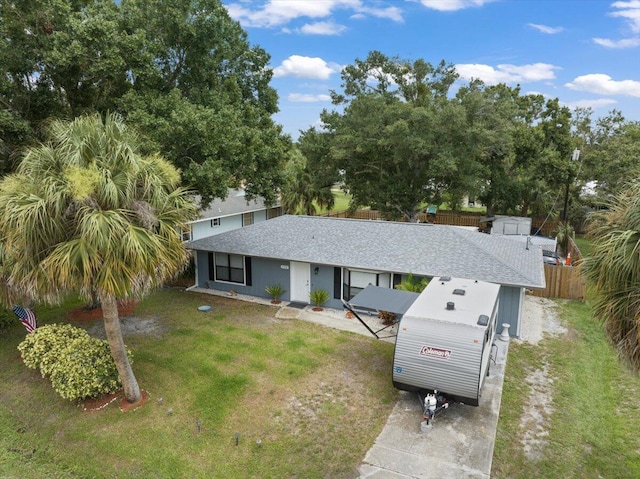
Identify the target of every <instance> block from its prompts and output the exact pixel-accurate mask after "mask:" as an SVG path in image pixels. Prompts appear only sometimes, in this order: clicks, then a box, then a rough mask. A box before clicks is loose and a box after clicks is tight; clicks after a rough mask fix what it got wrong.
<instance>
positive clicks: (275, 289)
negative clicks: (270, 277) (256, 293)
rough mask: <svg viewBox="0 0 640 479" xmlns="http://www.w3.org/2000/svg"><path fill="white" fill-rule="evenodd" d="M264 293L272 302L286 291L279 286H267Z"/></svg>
mask: <svg viewBox="0 0 640 479" xmlns="http://www.w3.org/2000/svg"><path fill="white" fill-rule="evenodd" d="M264 290H265V291H266V293H267V294H268V295H269V296H271V297H272V298H273V300H274V301H278V300H279V299H280V296H282V295H283V294H284V293H286V292H287V291H286V290H285V289H283V288H282V286H280V285H279V284H273V285H271V286H267V287H266V288H264Z"/></svg>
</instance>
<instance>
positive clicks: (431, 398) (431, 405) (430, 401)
mask: <svg viewBox="0 0 640 479" xmlns="http://www.w3.org/2000/svg"><path fill="white" fill-rule="evenodd" d="M437 403H438V400H437V399H436V395H435V394H427V395H426V396H425V397H424V412H425V415H426V414H428V415H429V417H433V414H434V413H435V411H436V405H437Z"/></svg>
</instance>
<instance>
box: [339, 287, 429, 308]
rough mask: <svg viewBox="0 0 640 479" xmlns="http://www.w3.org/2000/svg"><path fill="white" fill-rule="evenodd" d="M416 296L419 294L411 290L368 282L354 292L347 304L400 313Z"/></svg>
mask: <svg viewBox="0 0 640 479" xmlns="http://www.w3.org/2000/svg"><path fill="white" fill-rule="evenodd" d="M418 296H420V294H418V293H412V292H411V291H402V290H399V289H390V288H381V287H379V286H373V285H372V284H370V285H369V286H367V287H366V288H364V289H363V290H362V291H360V292H359V293H358V294H356V295H355V296H354V297H353V298H352V299H351V301H349V304H350V305H351V307H352V308H356V309H357V308H366V309H372V310H375V311H388V312H389V313H394V314H399V315H402V314H404V313H406V312H407V310H408V309H409V306H411V305H412V304H413V302H414V301H415V300H416V299H417V298H418Z"/></svg>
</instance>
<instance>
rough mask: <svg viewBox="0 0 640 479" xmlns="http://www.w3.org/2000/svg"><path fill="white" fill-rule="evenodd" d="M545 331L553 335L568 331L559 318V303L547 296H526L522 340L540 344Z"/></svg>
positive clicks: (521, 332)
mask: <svg viewBox="0 0 640 479" xmlns="http://www.w3.org/2000/svg"><path fill="white" fill-rule="evenodd" d="M545 333H547V334H550V335H552V336H559V335H561V334H566V333H567V329H566V328H565V327H564V326H562V324H561V323H560V320H559V319H558V306H557V304H556V303H554V302H553V301H552V300H550V299H547V298H538V297H536V296H525V300H524V308H523V311H522V325H521V331H520V340H521V341H524V342H526V343H530V344H538V343H539V342H540V340H542V338H544V335H545Z"/></svg>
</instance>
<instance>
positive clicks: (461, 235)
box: [188, 215, 545, 288]
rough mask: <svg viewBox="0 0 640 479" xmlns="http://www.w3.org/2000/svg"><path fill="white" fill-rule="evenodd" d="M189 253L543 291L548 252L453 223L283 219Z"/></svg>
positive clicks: (206, 241)
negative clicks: (475, 281)
mask: <svg viewBox="0 0 640 479" xmlns="http://www.w3.org/2000/svg"><path fill="white" fill-rule="evenodd" d="M188 248H189V249H193V250H203V251H217V252H222V253H233V254H242V255H247V256H261V257H266V258H273V259H282V260H291V261H301V262H309V263H318V264H327V265H334V266H346V267H348V268H352V269H365V270H374V271H388V272H394V273H408V272H411V273H413V274H415V275H420V276H442V275H448V276H453V277H461V278H470V279H478V280H483V281H489V282H493V283H499V284H504V285H510V286H521V287H526V288H544V287H545V278H544V268H543V263H542V252H541V250H540V249H539V248H530V249H528V250H527V249H526V247H525V245H524V244H521V243H518V242H515V241H510V240H508V239H504V238H501V237H500V236H499V235H488V234H484V233H479V232H477V231H468V230H465V229H462V228H457V227H455V226H444V225H431V224H427V223H397V222H391V221H369V220H353V219H342V218H327V217H320V216H291V215H285V216H280V217H278V218H274V219H272V220H269V221H263V222H260V223H256V224H254V225H251V226H248V227H245V228H240V229H237V230H233V231H229V232H226V233H222V234H219V235H216V236H211V237H208V238H202V239H199V240H196V241H193V242H191V243H189V244H188Z"/></svg>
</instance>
